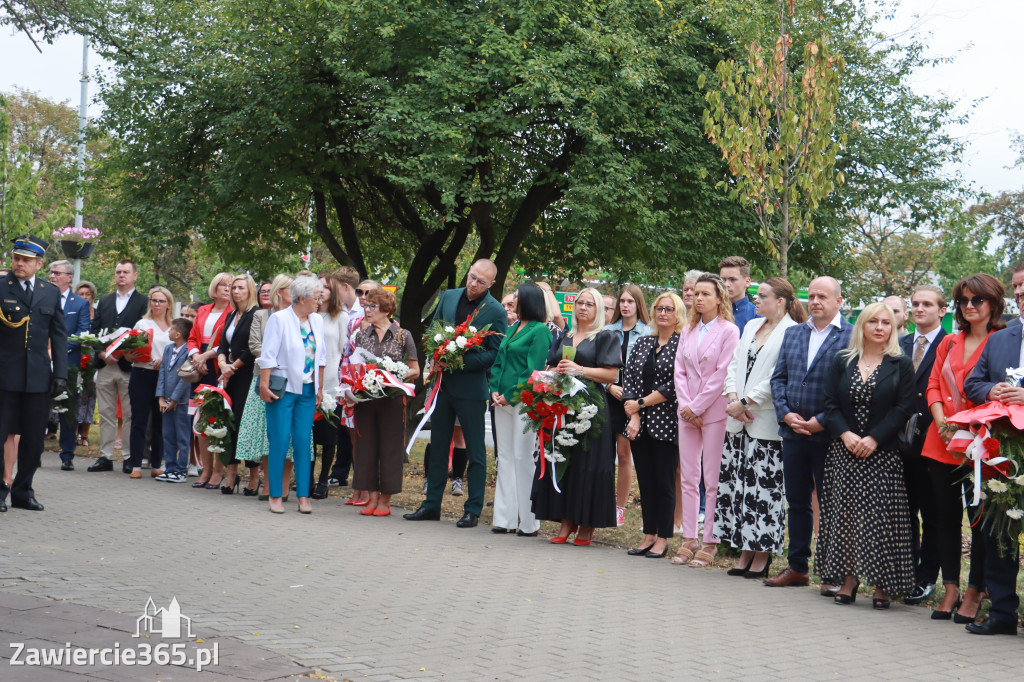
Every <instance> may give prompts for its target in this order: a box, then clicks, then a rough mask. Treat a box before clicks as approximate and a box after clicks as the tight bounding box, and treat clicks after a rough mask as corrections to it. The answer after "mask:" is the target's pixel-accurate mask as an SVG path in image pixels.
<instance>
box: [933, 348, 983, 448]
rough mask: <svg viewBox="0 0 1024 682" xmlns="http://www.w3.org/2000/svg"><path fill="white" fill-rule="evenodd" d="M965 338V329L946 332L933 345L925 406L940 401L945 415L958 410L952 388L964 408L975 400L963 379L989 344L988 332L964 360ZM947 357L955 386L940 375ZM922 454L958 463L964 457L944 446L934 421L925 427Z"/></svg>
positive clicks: (971, 405)
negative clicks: (926, 431) (933, 361)
mask: <svg viewBox="0 0 1024 682" xmlns="http://www.w3.org/2000/svg"><path fill="white" fill-rule="evenodd" d="M989 336H992V334H991V333H989ZM966 339H967V335H966V334H965V333H964V332H960V333H959V334H949V335H947V336H946V337H945V338H943V339H942V341H939V346H938V348H936V349H935V364H934V365H932V373H931V375H930V376H929V377H928V391H927V392H926V393H925V398H926V400H927V401H928V407H929V409H930V408H931V406H932V405H934V404H935V403H942V413H943V414H944V415H946V416H947V417H949V416H951V415H953V414H956V412H957V410H955V409H954V408H953V391H956V392H957V393H959V394H960V397H961V399H962V400H963V403H964V409H967V408H968V407H975V405H974V403H972V402H971V401H970V400H968V399H967V396H965V395H964V382H965V381H967V377H969V376H970V375H971V372H972V371H974V366H975V365H976V364H978V358H980V357H981V351H983V350H985V346H986V344H988V336H986V337H985V340H984V341H982V342H981V343H980V344H978V347H977V348H976V349H975V351H974V353H973V354H972V355H971V357H969V358H967V361H966V362H964V341H965V340H966ZM947 357H948V358H949V368H950V369H951V370H953V377H954V378H955V379H956V386H950V385H949V382H947V381H946V378H945V377H944V376H942V366H943V365H945V364H946V358H947ZM921 456H922V457H928V458H930V459H934V460H936V461H938V462H943V463H945V464H960V463H962V462H963V461H964V458H963V455H961V454H959V453H954V452H950V451H949V450H947V449H946V441H944V440H942V436H940V435H939V429H938V427H937V426H935V423H934V422H932V424H931V426H929V427H928V434H927V435H926V436H925V438H924V447H923V448H922V449H921Z"/></svg>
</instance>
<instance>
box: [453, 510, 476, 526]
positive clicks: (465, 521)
mask: <svg viewBox="0 0 1024 682" xmlns="http://www.w3.org/2000/svg"><path fill="white" fill-rule="evenodd" d="M476 520H477V515H476V514H474V513H473V512H466V513H465V514H463V515H462V518H461V519H459V520H458V521H456V522H455V525H456V526H458V527H459V528H472V527H473V526H475V525H476Z"/></svg>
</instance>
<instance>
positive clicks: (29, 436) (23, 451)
mask: <svg viewBox="0 0 1024 682" xmlns="http://www.w3.org/2000/svg"><path fill="white" fill-rule="evenodd" d="M0 413H2V414H0V443H3V442H4V441H6V440H7V436H9V435H17V434H20V435H21V441H19V443H18V471H17V473H15V475H14V480H13V481H11V500H25V499H28V498H29V497H32V496H33V495H34V494H35V491H34V490H33V489H32V478H33V477H34V476H35V475H36V469H38V468H39V462H40V460H41V459H42V455H43V438H44V437H45V436H46V423H47V421H48V420H49V418H50V394H49V393H25V392H23V391H0ZM5 473H6V472H4V471H3V457H0V474H5Z"/></svg>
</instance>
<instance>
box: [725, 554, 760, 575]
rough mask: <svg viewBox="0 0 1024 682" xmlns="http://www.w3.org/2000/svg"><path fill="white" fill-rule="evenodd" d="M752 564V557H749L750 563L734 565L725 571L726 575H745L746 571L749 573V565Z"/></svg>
mask: <svg viewBox="0 0 1024 682" xmlns="http://www.w3.org/2000/svg"><path fill="white" fill-rule="evenodd" d="M753 564H754V557H750V563H748V564H747V565H746V566H735V567H733V568H730V569H729V570H728V571H726V572H725V574H726V575H731V576H733V577H734V578H739V577H746V575H747V573H750V567H751V566H752V565H753Z"/></svg>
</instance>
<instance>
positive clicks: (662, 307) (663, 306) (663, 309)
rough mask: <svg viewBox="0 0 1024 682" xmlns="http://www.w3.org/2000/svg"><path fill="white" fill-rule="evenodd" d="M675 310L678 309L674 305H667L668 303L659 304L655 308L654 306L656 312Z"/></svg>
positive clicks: (672, 311) (671, 311)
mask: <svg viewBox="0 0 1024 682" xmlns="http://www.w3.org/2000/svg"><path fill="white" fill-rule="evenodd" d="M675 311H676V309H675V308H674V307H671V306H667V305H659V306H655V308H654V312H656V313H674V312H675Z"/></svg>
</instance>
